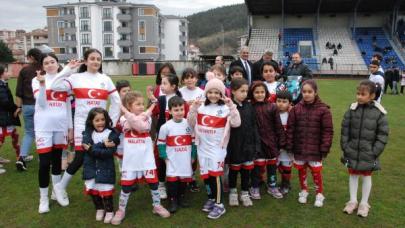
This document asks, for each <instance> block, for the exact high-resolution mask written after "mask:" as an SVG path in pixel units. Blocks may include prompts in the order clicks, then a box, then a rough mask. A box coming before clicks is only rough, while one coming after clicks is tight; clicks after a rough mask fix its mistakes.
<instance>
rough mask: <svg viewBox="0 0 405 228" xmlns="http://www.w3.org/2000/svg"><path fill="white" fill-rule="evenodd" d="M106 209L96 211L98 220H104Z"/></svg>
mask: <svg viewBox="0 0 405 228" xmlns="http://www.w3.org/2000/svg"><path fill="white" fill-rule="evenodd" d="M104 213H105V211H104V210H97V211H96V221H102V220H103V218H104Z"/></svg>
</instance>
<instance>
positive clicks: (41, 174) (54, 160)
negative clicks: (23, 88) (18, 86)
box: [32, 53, 78, 214]
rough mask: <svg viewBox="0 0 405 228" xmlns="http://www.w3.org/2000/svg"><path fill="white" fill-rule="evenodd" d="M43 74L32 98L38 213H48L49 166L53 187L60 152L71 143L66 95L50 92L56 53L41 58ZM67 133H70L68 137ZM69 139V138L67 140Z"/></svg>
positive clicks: (35, 82) (58, 174) (57, 177)
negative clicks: (33, 104) (37, 168)
mask: <svg viewBox="0 0 405 228" xmlns="http://www.w3.org/2000/svg"><path fill="white" fill-rule="evenodd" d="M41 65H42V68H43V70H44V71H45V72H44V74H41V73H42V72H41V71H37V76H36V77H35V78H34V79H33V80H32V90H33V94H34V97H35V100H36V102H35V114H34V130H35V142H36V147H37V153H38V155H39V170H38V180H39V191H40V200H39V202H40V203H39V208H38V212H39V213H41V214H42V213H46V212H49V198H48V186H49V171H50V169H51V166H52V172H51V173H52V184H53V186H54V185H55V184H57V183H59V181H60V180H61V162H62V150H63V149H64V148H65V147H66V146H67V140H66V139H67V138H68V139H69V141H70V140H73V126H72V113H71V110H72V109H71V106H70V99H69V96H68V93H67V92H65V91H63V92H57V91H54V90H52V89H50V85H51V84H52V82H53V80H54V79H55V77H56V75H57V74H58V69H59V67H60V66H59V63H58V58H57V57H56V56H55V54H53V53H50V54H44V55H43V57H42V59H41ZM77 65H78V63H77V62H75V61H72V62H71V63H70V64H69V66H67V67H66V68H65V69H64V70H63V71H61V72H59V74H65V73H69V71H70V70H69V69H70V67H75V66H77ZM68 132H69V134H68ZM68 136H69V137H68Z"/></svg>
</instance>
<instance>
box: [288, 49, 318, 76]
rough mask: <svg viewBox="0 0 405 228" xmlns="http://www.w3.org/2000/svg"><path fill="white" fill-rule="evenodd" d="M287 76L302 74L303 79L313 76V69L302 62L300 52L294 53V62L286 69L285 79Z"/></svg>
mask: <svg viewBox="0 0 405 228" xmlns="http://www.w3.org/2000/svg"><path fill="white" fill-rule="evenodd" d="M287 76H302V79H303V80H307V79H311V78H312V71H311V70H310V69H309V67H308V66H307V65H306V64H304V63H303V62H302V58H301V54H300V53H299V52H296V53H294V54H293V55H292V64H290V65H289V66H288V67H287V69H286V70H285V71H284V79H287Z"/></svg>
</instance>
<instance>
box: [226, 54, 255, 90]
mask: <svg viewBox="0 0 405 228" xmlns="http://www.w3.org/2000/svg"><path fill="white" fill-rule="evenodd" d="M248 59H249V48H248V47H246V46H244V47H242V48H241V49H240V53H239V59H238V60H235V61H233V62H232V63H231V65H230V66H229V69H232V67H234V66H240V67H242V69H243V71H244V72H243V77H244V78H245V79H246V80H247V81H248V82H249V85H250V84H251V83H252V81H254V80H255V79H254V78H253V73H252V69H253V64H252V62H250V61H249V60H248Z"/></svg>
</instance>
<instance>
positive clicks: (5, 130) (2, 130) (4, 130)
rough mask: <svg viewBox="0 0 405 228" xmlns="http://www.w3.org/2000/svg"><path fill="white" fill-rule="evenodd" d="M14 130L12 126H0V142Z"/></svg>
mask: <svg viewBox="0 0 405 228" xmlns="http://www.w3.org/2000/svg"><path fill="white" fill-rule="evenodd" d="M15 132H16V129H15V127H14V126H7V127H0V142H1V143H4V139H5V138H6V137H7V136H10V135H12V134H13V133H15Z"/></svg>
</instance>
